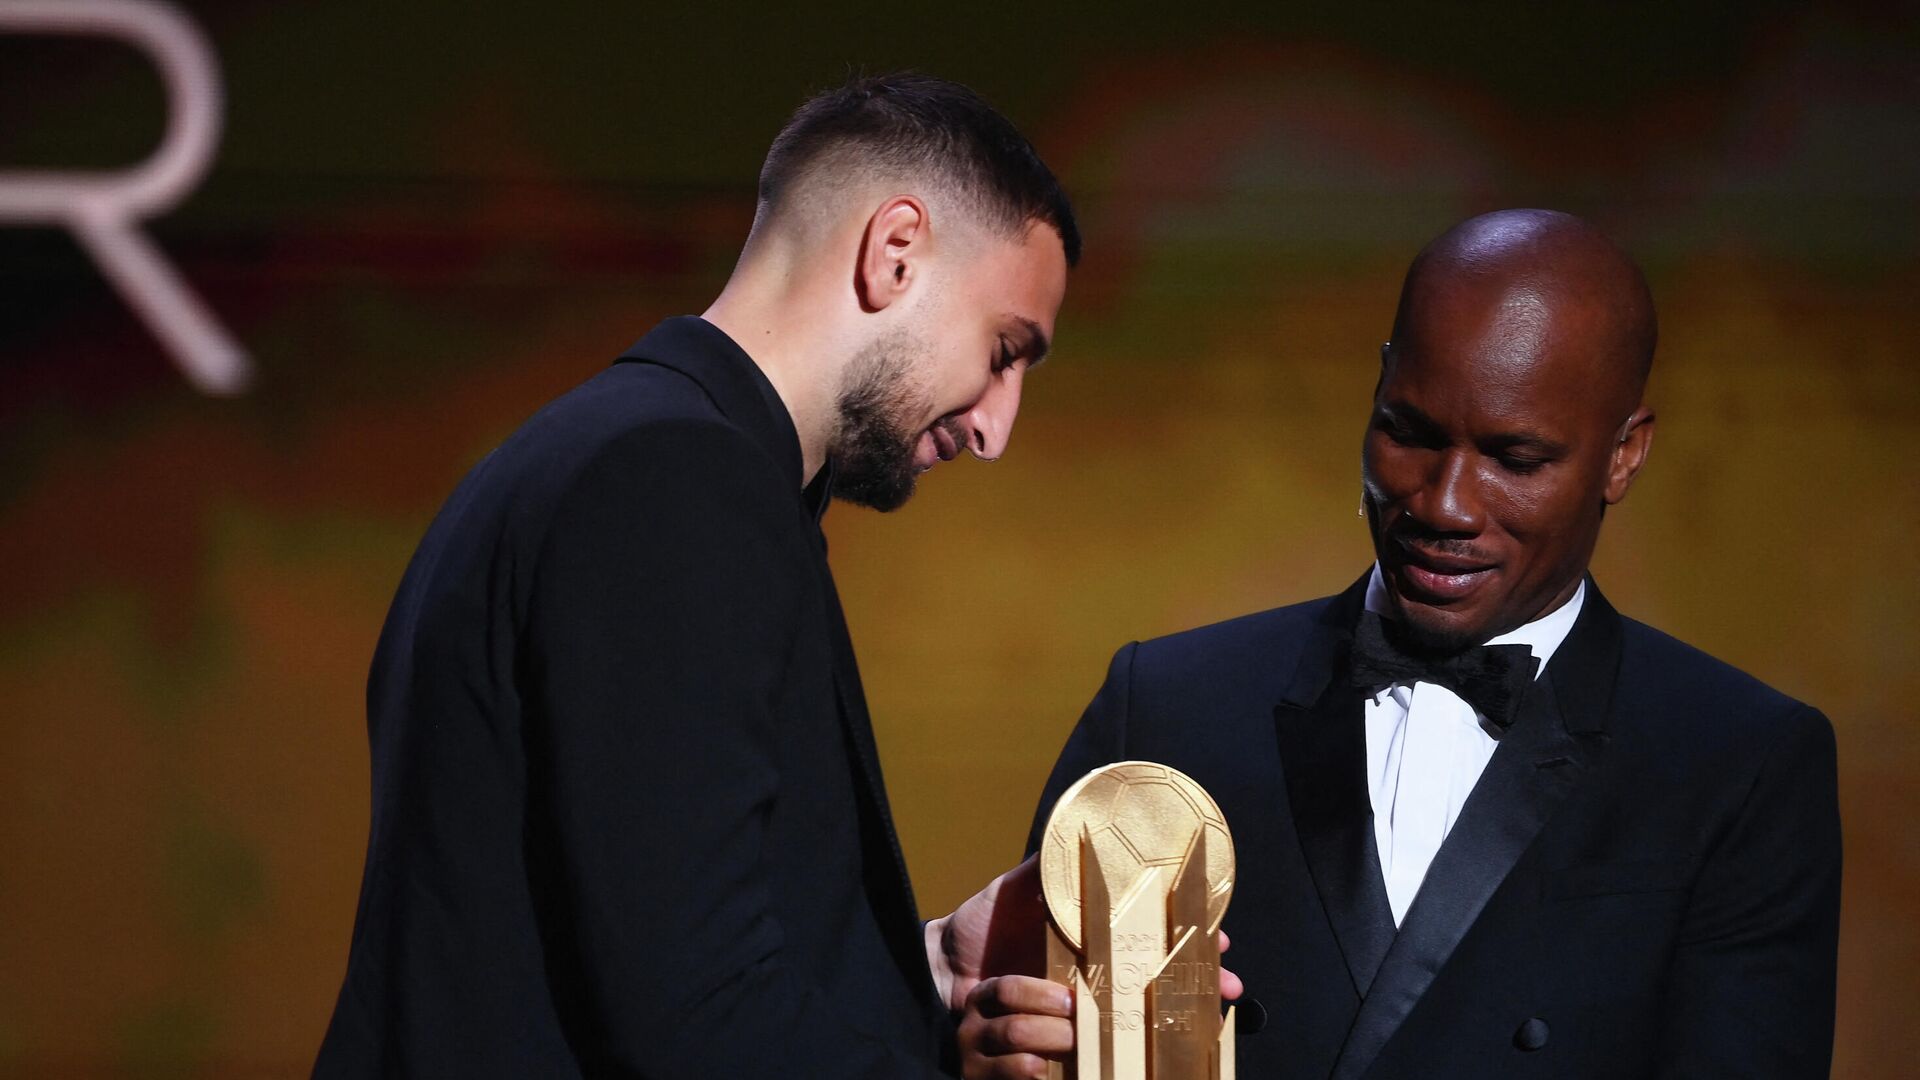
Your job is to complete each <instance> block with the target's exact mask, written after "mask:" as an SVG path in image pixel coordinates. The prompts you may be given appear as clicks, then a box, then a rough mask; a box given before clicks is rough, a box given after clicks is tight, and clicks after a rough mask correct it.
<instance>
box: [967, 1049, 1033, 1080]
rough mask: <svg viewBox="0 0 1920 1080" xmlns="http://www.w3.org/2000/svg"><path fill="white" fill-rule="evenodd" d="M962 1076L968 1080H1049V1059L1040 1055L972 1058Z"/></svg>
mask: <svg viewBox="0 0 1920 1080" xmlns="http://www.w3.org/2000/svg"><path fill="white" fill-rule="evenodd" d="M961 1075H963V1076H965V1077H966V1078H967V1080H1047V1059H1046V1058H1043V1057H1041V1056H1039V1055H1038V1054H1008V1055H1007V1056H1005V1057H997V1058H972V1059H969V1060H968V1061H967V1062H966V1065H965V1067H964V1069H963V1070H962V1072H961Z"/></svg>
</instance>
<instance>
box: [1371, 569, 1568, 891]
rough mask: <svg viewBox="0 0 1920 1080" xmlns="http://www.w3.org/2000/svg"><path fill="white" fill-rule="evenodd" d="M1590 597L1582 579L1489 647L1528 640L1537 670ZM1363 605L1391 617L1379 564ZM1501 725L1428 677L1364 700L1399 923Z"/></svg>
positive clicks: (1384, 858) (1385, 862)
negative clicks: (1561, 600)
mask: <svg viewBox="0 0 1920 1080" xmlns="http://www.w3.org/2000/svg"><path fill="white" fill-rule="evenodd" d="M1586 598H1587V583H1586V582H1585V581H1582V582H1581V583H1580V587H1579V588H1577V589H1575V590H1574V593H1573V598H1572V599H1570V600H1568V601H1567V602H1566V603H1564V604H1561V605H1560V606H1559V607H1557V608H1555V609H1554V610H1552V611H1550V612H1548V613H1547V614H1545V615H1542V616H1541V617H1540V618H1538V619H1535V620H1534V621H1532V622H1530V623H1528V624H1527V625H1525V626H1522V627H1521V628H1519V629H1518V630H1515V631H1513V632H1511V633H1506V634H1502V635H1500V636H1499V637H1497V638H1494V639H1493V640H1492V641H1489V642H1487V643H1486V644H1488V645H1525V646H1526V647H1527V648H1528V649H1530V650H1532V652H1533V655H1535V656H1537V657H1539V658H1540V668H1539V671H1542V672H1543V671H1545V670H1547V661H1549V660H1551V659H1552V658H1553V653H1554V650H1555V649H1558V648H1559V647H1560V643H1561V642H1562V641H1565V640H1566V638H1567V632H1568V631H1570V630H1572V629H1573V621H1574V620H1575V619H1576V618H1578V617H1579V616H1580V606H1581V604H1583V603H1585V602H1586ZM1367 610H1368V611H1371V612H1373V613H1375V614H1377V615H1379V616H1380V617H1382V618H1386V619H1391V618H1393V615H1392V607H1391V606H1390V604H1389V603H1388V600H1387V587H1386V583H1385V582H1383V581H1381V580H1380V566H1379V564H1378V563H1375V564H1374V567H1373V578H1372V580H1370V581H1368V582H1367ZM1534 677H1535V678H1539V673H1538V672H1536V673H1535V675H1534ZM1497 730H1498V729H1496V728H1493V727H1492V725H1491V724H1490V723H1489V722H1488V721H1487V718H1486V717H1484V716H1482V715H1480V714H1479V713H1478V712H1475V711H1474V708H1473V706H1471V705H1469V704H1467V703H1466V702H1465V701H1463V700H1461V699H1460V696H1459V695H1457V694H1455V693H1454V692H1453V691H1451V690H1449V689H1447V688H1446V687H1444V686H1439V685H1436V684H1434V683H1429V682H1415V683H1394V684H1393V685H1392V686H1389V687H1387V688H1386V689H1384V690H1381V691H1380V692H1379V693H1378V694H1375V695H1374V696H1373V697H1372V698H1370V699H1368V701H1367V794H1368V795H1369V796H1370V797H1371V798H1372V800H1373V838H1374V842H1375V844H1376V845H1377V846H1378V847H1379V849H1380V875H1381V876H1382V877H1383V878H1385V879H1386V882H1387V903H1388V905H1389V906H1390V907H1392V908H1393V924H1394V925H1395V926H1399V925H1400V921H1401V920H1402V919H1404V918H1405V917H1406V914H1407V908H1408V907H1410V906H1412V904H1413V897H1414V894H1415V893H1417V892H1419V891H1420V882H1421V881H1422V880H1424V879H1425V878H1426V876H1427V867H1428V866H1430V865H1431V864H1432V863H1433V856H1434V854H1435V853H1436V852H1438V851H1439V850H1440V843H1441V841H1443V840H1445V839H1446V838H1447V833H1448V832H1449V831H1450V830H1452V828H1453V823H1454V821H1455V820H1457V819H1458V818H1459V817H1460V808H1461V806H1463V805H1465V803H1466V801H1467V796H1468V795H1469V794H1471V793H1472V792H1473V785H1474V784H1476V783H1478V782H1479V780H1480V773H1481V772H1482V771H1483V770H1485V769H1486V767H1487V759H1488V758H1491V757H1492V756H1493V751H1494V748H1495V747H1497V746H1499V745H1500V744H1499V741H1498V740H1497V739H1496V738H1495V737H1494V735H1492V734H1489V732H1490V731H1497Z"/></svg>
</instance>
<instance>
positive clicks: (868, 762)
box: [315, 76, 1080, 1080]
mask: <svg viewBox="0 0 1920 1080" xmlns="http://www.w3.org/2000/svg"><path fill="white" fill-rule="evenodd" d="M1079 251H1080V240H1079V234H1078V232H1077V230H1076V228H1075V225H1074V219H1073V211H1072V209H1071V207H1070V206H1069V205H1068V202H1067V199H1066V196H1065V195H1064V194H1062V192H1061V190H1060V186H1059V185H1058V184H1057V183H1056V182H1055V180H1054V177H1053V175H1052V173H1050V172H1049V171H1048V170H1047V167H1046V166H1045V165H1044V164H1043V163H1042V162H1041V161H1040V159H1039V157H1038V156H1037V155H1036V154H1035V153H1034V151H1033V148H1032V147H1031V146H1030V145H1028V143H1027V141H1026V139H1024V138H1022V137H1021V135H1020V134H1019V132H1017V131H1015V130H1014V128H1013V126H1012V125H1011V124H1009V123H1008V122H1007V121H1006V120H1005V119H1004V118H1003V117H1001V116H1000V115H999V114H998V113H996V112H994V111H993V110H992V109H991V108H989V107H988V106H987V105H986V104H985V103H983V102H982V101H981V100H980V99H979V98H978V97H976V96H974V95H973V94H972V93H971V92H969V91H968V90H966V89H965V88H964V87H960V86H957V85H954V84H952V83H947V82H942V81H940V80H937V79H930V78H921V77H911V76H894V77H884V78H871V79H860V80H856V81H854V82H852V83H850V84H848V85H846V86H843V87H840V88H838V89H836V90H832V91H829V92H827V93H825V94H822V95H821V96H819V97H817V98H815V99H813V100H812V101H810V102H808V103H806V104H805V105H804V106H802V107H801V109H800V110H799V111H798V112H797V113H796V114H795V115H794V117H793V119H792V120H791V121H790V122H789V123H788V124H787V126H786V127H785V128H784V129H783V130H782V131H781V132H780V134H779V137H778V138H777V139H776V140H775V142H774V144H773V147H772V149H771V150H770V151H769V152H768V154H767V158H766V163H765V166H764V167H763V169H762V171H761V175H760V201H759V208H758V212H757V214H756V216H755V218H754V223H753V229H752V232H751V234H750V236H749V237H748V239H747V243H746V247H745V250H744V251H743V252H742V254H741V256H740V260H739V263H738V265H737V266H736V267H735V269H734V272H733V275H732V277H731V279H730V280H729V281H728V282H727V284H726V287H725V289H724V290H723V291H722V292H721V294H720V296H719V297H718V299H716V300H715V301H714V302H713V304H712V305H711V306H710V307H709V308H708V309H707V310H706V312H705V315H704V317H700V318H694V317H684V318H677V319H670V320H668V321H667V322H665V323H662V324H661V325H660V326H658V327H656V328H655V329H654V330H653V331H652V332H651V333H649V334H647V336H646V337H644V338H642V339H641V340H640V342H639V343H638V344H636V345H635V346H633V348H631V349H630V350H628V351H627V353H626V354H625V355H624V356H622V357H621V358H620V360H619V361H618V362H617V363H615V364H614V365H613V366H612V367H610V368H607V369H605V370H603V371H601V372H600V374H598V375H595V376H594V377H592V378H591V379H589V380H587V381H586V382H585V383H584V384H583V385H582V386H580V387H579V388H577V389H575V390H574V391H572V392H571V393H569V394H567V395H565V396H563V397H561V398H560V399H558V400H557V401H555V402H553V403H551V404H549V405H548V406H547V407H546V408H545V409H544V410H542V411H541V412H540V413H539V414H538V415H536V416H534V417H533V419H531V420H529V421H528V422H527V423H526V424H525V425H524V426H523V427H522V428H520V430H519V431H518V432H516V433H515V434H514V435H513V436H512V437H510V438H509V439H508V440H507V441H506V442H505V443H503V444H502V445H501V446H500V447H499V448H498V449H496V450H494V451H493V452H492V453H491V454H489V455H488V456H487V458H486V459H485V460H483V461H482V462H481V463H480V464H479V465H478V466H476V467H475V469H474V470H473V472H472V473H470V474H469V475H468V476H467V478H466V479H465V480H464V481H463V482H462V483H461V485H460V487H459V489H458V490H457V491H456V492H455V493H454V494H453V496H452V498H451V499H450V500H449V501H448V502H447V504H446V505H445V507H443V508H442V510H441V512H440V514H439V516H438V517H437V518H436V519H435V521H434V523H433V525H432V527H431V528H430V529H429V530H428V533H427V536H426V538H425V539H424V540H423V541H422V542H421V545H420V548H419V551H418V552H417V553H416V555H415V556H414V559H413V562H412V564H411V565H410V566H409V567H408V569H407V572H406V577H405V579H404V580H403V581H402V582H401V584H400V590H399V595H398V596H397V597H396V598H395V600H394V602H393V607H392V610H391V612H390V613H389V615H388V619H387V624H386V628H385V630H384V632H383V633H382V635H381V639H380V645H379V648H378V651H377V653H376V655H375V657H374V662H373V673H372V677H371V679H370V680H369V684H368V692H367V710H368V727H369V730H370V732H371V736H372V759H373V828H372V836H371V840H370V842H369V845H368V853H367V863H366V875H365V880H364V883H363V885H362V890H361V895H360V906H359V913H358V916H357V918H356V920H355V924H354V931H353V942H352V948H351V951H350V955H349V958H348V966H347V974H346V981H345V984H344V985H343V987H342V988H341V991H340V997H339V1003H338V1005H337V1007H336V1009H335V1012H334V1016H333V1022H332V1025H331V1027H330V1028H329V1029H328V1032H327V1035H326V1039H325V1042H324V1045H323V1046H322V1048H321V1052H320V1058H319V1064H318V1066H317V1067H316V1069H315V1072H316V1074H317V1075H320V1076H326V1077H335V1076H338V1077H370V1076H445V1077H461V1078H463V1080H464V1078H472V1077H489V1076H499V1077H515V1078H520V1077H540V1078H543V1080H544V1078H554V1077H581V1076H620V1077H636V1078H638V1077H703V1078H721V1077H738V1078H750V1077H775V1076H778V1077H823V1078H833V1080H846V1078H867V1080H901V1078H906V1077H921V1076H926V1077H932V1076H936V1075H940V1072H939V1071H938V1070H939V1067H940V1066H941V1065H942V1063H943V1062H944V1061H947V1060H951V1058H952V1056H953V1053H954V1049H953V1044H952V1028H951V1023H950V1018H949V1014H950V1012H951V1011H952V1010H954V1009H956V1008H957V1007H958V1005H959V1003H960V1002H961V1001H963V1000H964V999H965V996H966V993H967V991H968V989H969V988H970V987H971V986H972V985H973V984H974V982H976V981H977V975H978V965H979V963H980V961H981V954H982V951H983V949H984V941H985V938H986V927H987V926H988V925H991V924H993V923H994V919H995V912H996V897H997V895H998V892H997V889H996V887H994V886H990V887H989V888H988V889H987V890H984V891H983V892H982V893H981V894H980V895H979V896H977V897H975V898H974V900H972V901H969V902H968V904H967V905H963V907H962V908H961V909H960V910H959V911H958V912H956V913H955V914H954V915H953V916H950V917H948V918H945V919H939V920H935V921H934V922H933V923H931V924H928V925H926V926H924V927H923V925H922V924H921V922H920V919H919V915H918V914H917V913H916V911H915V908H914V901H913V894H912V892H911V890H910V888H909V887H908V883H907V878H906V870H905V866H904V864H903V862H902V860H901V857H900V849H899V844H898V842H897V841H896V840H895V838H894V832H893V826H892V823H891V821H890V819H889V816H888V811H887V798H886V790H885V786H884V785H883V783H882V781H881V776H880V765H879V760H878V758H877V756H876V754H875V749H874V742H873V732H872V730H871V727H870V726H869V723H868V719H867V712H866V706H865V704H864V701H863V698H862V694H861V688H860V675H859V671H858V669H857V667H856V666H855V663H854V655H853V647H852V645H851V643H850V641H849V638H848V634H847V629H846V626H845V624H844V623H843V622H842V620H841V613H840V605H839V601H838V600H837V599H836V597H835V593H834V586H833V576H832V574H831V572H830V571H829V569H828V566H827V561H826V549H825V544H824V541H823V539H822V537H821V534H820V528H819V519H820V515H821V514H822V513H823V512H824V510H825V509H826V504H827V500H828V498H829V496H830V495H834V496H839V497H841V498H845V499H848V500H851V501H854V502H857V503H861V504H864V505H867V506H871V507H874V508H876V509H880V510H890V509H893V508H894V507H897V506H899V505H900V504H901V503H903V502H904V501H906V499H907V497H908V496H909V495H911V494H912V492H913V489H914V485H915V481H916V478H917V477H918V476H919V475H920V474H922V473H924V472H925V471H926V470H928V469H930V468H932V467H933V466H934V465H935V464H936V463H938V462H942V461H946V460H949V459H951V458H953V457H954V456H956V455H957V454H958V453H960V452H961V451H962V450H966V451H970V452H971V453H972V454H973V455H974V456H976V457H979V458H983V459H987V460H991V459H993V458H996V457H998V456H999V455H1000V454H1001V453H1002V452H1003V451H1004V450H1005V449H1006V447H1007V440H1008V437H1009V435H1010V434H1011V431H1012V428H1013V421H1014V415H1015V413H1016V411H1017V410H1018V408H1019V404H1020V390H1021V382H1022V379H1023V378H1024V376H1025V374H1026V372H1027V370H1028V369H1029V368H1030V367H1031V366H1033V365H1035V364H1037V363H1039V362H1040V359H1041V357H1043V356H1044V355H1045V354H1046V352H1047V347H1048V342H1049V341H1050V340H1051V338H1052V336H1053V326H1054V317H1055V314H1056V313H1057V312H1058V310H1059V307H1060V302H1061V298H1062V294H1063V292H1064V291H1065V289H1066V280H1067V269H1068V267H1069V266H1070V265H1072V264H1073V262H1074V261H1075V260H1076V259H1077V258H1078V256H1079ZM1027 889H1028V891H1030V889H1031V880H1030V879H1029V884H1028V887H1027ZM1029 907H1030V905H1029Z"/></svg>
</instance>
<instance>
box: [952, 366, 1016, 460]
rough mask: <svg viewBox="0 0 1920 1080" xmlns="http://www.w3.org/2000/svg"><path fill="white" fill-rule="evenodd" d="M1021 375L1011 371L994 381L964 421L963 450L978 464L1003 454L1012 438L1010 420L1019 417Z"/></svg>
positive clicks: (968, 412) (1011, 421)
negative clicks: (965, 439) (965, 438)
mask: <svg viewBox="0 0 1920 1080" xmlns="http://www.w3.org/2000/svg"><path fill="white" fill-rule="evenodd" d="M1020 380H1021V371H1020V369H1018V368H1012V369H1009V370H1007V371H1004V372H1002V373H1001V374H1000V376H999V377H998V378H996V379H995V380H994V381H993V383H992V385H990V386H988V387H987V392H986V393H984V394H982V395H981V396H980V400H979V401H977V402H974V405H973V408H971V409H968V410H967V413H966V416H965V417H964V421H963V422H964V423H965V424H966V426H967V450H968V452H969V453H971V454H972V455H973V456H974V457H976V458H979V459H980V460H981V461H993V460H995V459H997V458H998V457H999V456H1000V455H1001V454H1004V453H1006V452H1007V440H1009V439H1011V438H1012V437H1013V419H1014V417H1015V416H1017V415H1019V413H1020Z"/></svg>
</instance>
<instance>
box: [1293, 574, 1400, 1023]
mask: <svg viewBox="0 0 1920 1080" xmlns="http://www.w3.org/2000/svg"><path fill="white" fill-rule="evenodd" d="M1365 589H1366V579H1365V578H1362V579H1361V581H1360V584H1359V585H1358V586H1356V587H1355V589H1349V590H1347V592H1346V593H1344V594H1342V595H1341V596H1339V597H1337V598H1336V599H1335V600H1334V602H1333V603H1331V604H1329V605H1328V606H1327V610H1326V612H1325V613H1324V614H1323V615H1322V617H1321V621H1320V624H1319V625H1318V626H1316V627H1315V633H1314V637H1313V638H1312V639H1311V640H1310V641H1308V642H1307V645H1306V648H1305V650H1304V652H1303V653H1302V656H1301V660H1300V665H1299V667H1298V668H1297V669H1296V671H1295V674H1294V677H1293V680H1292V682H1291V683H1290V684H1289V687H1288V690H1287V694H1286V697H1285V699H1284V700H1283V701H1282V702H1281V703H1280V705H1279V706H1278V707H1277V708H1275V710H1274V721H1275V725H1276V730H1277V733H1278V736H1279V743H1280V764H1281V769H1282V771H1283V772H1284V773H1285V775H1286V781H1287V799H1288V802H1289V804H1290V807H1291V809H1292V811H1293V824H1294V828H1295V829H1296V830H1297V831H1298V833H1299V837H1300V851H1301V853H1302V854H1303V855H1304V856H1305V857H1306V862H1307V872H1308V873H1309V874H1310V875H1311V876H1312V878H1313V884H1314V888H1315V889H1316V890H1317V891H1318V892H1319V894H1320V902H1321V905H1322V906H1323V907H1324V908H1325V909H1326V913H1327V922H1328V923H1329V925H1331V926H1332V928H1333V934H1334V937H1335V939H1336V940H1337V941H1338V942H1339V944H1340V952H1341V955H1342V956H1343V957H1344V958H1345V959H1346V962H1347V973H1348V975H1350V976H1351V977H1352V979H1353V987H1354V991H1355V992H1356V993H1357V994H1359V995H1360V996H1361V997H1363V998H1364V997H1366V996H1367V994H1368V991H1369V987H1370V986H1371V985H1372V983H1373V980H1374V974H1375V972H1377V971H1378V970H1379V968H1380V964H1381V961H1382V959H1383V958H1385V957H1386V955H1387V950H1388V947H1389V946H1391V945H1392V944H1393V937H1394V928H1393V911H1392V909H1391V908H1390V907H1389V906H1388V904H1387V887H1386V883H1385V881H1384V880H1383V879H1382V878H1381V876H1380V856H1379V854H1378V852H1377V850H1376V848H1375V846H1374V839H1373V803H1372V800H1371V799H1370V798H1369V797H1368V794H1367V772H1366V769H1367V731H1366V722H1365V715H1364V712H1363V709H1364V707H1365V701H1364V699H1362V698H1361V697H1360V695H1359V693H1358V692H1357V691H1353V690H1349V689H1347V688H1346V687H1343V686H1337V685H1335V684H1334V680H1333V674H1334V672H1335V669H1336V668H1337V666H1338V665H1339V663H1340V662H1341V658H1342V656H1343V654H1344V650H1345V649H1346V647H1347V643H1348V642H1349V640H1350V639H1351V633H1350V629H1349V628H1350V627H1351V626H1352V625H1353V621H1354V619H1355V618H1357V617H1358V614H1359V609H1360V604H1361V602H1362V600H1363V599H1364V597H1365V595H1366V594H1365Z"/></svg>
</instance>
